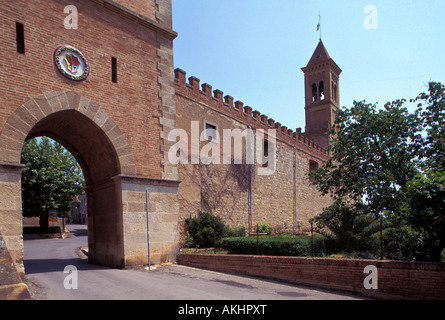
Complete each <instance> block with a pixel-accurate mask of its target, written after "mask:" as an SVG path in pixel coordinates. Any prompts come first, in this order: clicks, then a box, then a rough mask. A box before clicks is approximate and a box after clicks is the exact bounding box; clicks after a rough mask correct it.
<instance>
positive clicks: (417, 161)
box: [310, 82, 445, 260]
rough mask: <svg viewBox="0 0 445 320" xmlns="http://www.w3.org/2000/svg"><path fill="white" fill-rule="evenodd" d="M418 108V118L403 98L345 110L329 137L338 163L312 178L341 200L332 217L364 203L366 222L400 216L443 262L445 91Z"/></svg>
mask: <svg viewBox="0 0 445 320" xmlns="http://www.w3.org/2000/svg"><path fill="white" fill-rule="evenodd" d="M411 102H418V105H417V109H416V110H415V111H414V112H412V113H410V112H409V111H408V109H407V108H406V107H405V104H406V100H404V99H402V100H397V101H393V102H388V103H387V104H385V106H384V107H383V108H381V109H378V108H377V106H376V105H375V104H374V105H373V104H367V103H366V102H365V101H361V102H356V101H354V104H353V107H352V108H350V109H346V108H343V109H341V110H339V112H338V114H337V117H336V121H335V123H334V125H333V127H332V128H331V129H330V130H329V133H330V134H331V135H332V136H333V139H332V142H331V145H330V147H329V148H330V152H331V155H332V156H331V158H330V159H329V160H328V161H327V162H326V163H325V164H324V165H323V166H322V167H321V168H319V169H318V170H316V171H314V172H312V173H311V174H310V177H311V178H313V180H314V181H315V184H316V185H317V187H318V189H319V190H320V191H321V192H322V193H323V194H331V195H332V196H333V198H334V199H335V204H334V205H333V207H332V208H328V211H329V210H330V209H338V207H337V208H335V207H334V206H339V204H341V205H342V206H345V205H346V206H349V207H350V208H351V209H354V208H353V207H352V206H351V203H357V202H359V203H361V204H362V205H361V206H360V214H361V215H363V216H364V217H366V216H369V217H374V218H377V217H379V216H381V215H384V214H385V215H387V216H392V217H397V218H398V219H399V223H401V221H403V223H408V224H409V225H410V226H411V227H412V229H413V230H415V231H417V232H424V233H426V234H427V237H428V242H429V244H430V246H429V249H430V252H429V257H430V259H431V260H438V259H439V257H440V252H441V251H442V250H443V248H444V246H445V217H444V203H445V193H444V188H445V184H444V178H443V177H444V168H445V91H444V86H443V85H442V84H440V83H435V82H431V83H429V87H428V93H421V94H420V95H419V96H418V97H417V98H416V99H414V100H411ZM354 211H356V210H352V211H350V214H352V213H353V212H354ZM337 212H338V215H341V214H344V213H345V212H344V211H342V210H338V211H337ZM356 213H357V212H355V213H354V214H356ZM393 221H394V220H393Z"/></svg>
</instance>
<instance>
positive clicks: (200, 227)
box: [185, 211, 225, 248]
mask: <svg viewBox="0 0 445 320" xmlns="http://www.w3.org/2000/svg"><path fill="white" fill-rule="evenodd" d="M185 224H186V226H187V231H188V234H187V239H186V242H187V246H188V247H189V248H191V247H197V246H199V247H202V248H208V247H213V245H214V240H215V239H216V241H217V242H219V241H220V239H221V238H222V235H223V232H224V228H225V226H224V223H223V222H222V220H221V218H220V217H217V216H214V215H211V214H210V213H208V212H204V211H198V216H197V217H194V218H188V219H186V220H185Z"/></svg>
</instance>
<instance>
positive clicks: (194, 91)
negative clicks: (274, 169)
mask: <svg viewBox="0 0 445 320" xmlns="http://www.w3.org/2000/svg"><path fill="white" fill-rule="evenodd" d="M186 75H187V74H186V72H185V71H184V70H181V69H179V68H177V69H175V87H176V92H177V93H179V94H180V95H183V96H185V97H187V98H189V99H191V100H194V101H197V102H200V103H202V104H204V105H207V106H209V107H211V108H213V109H215V110H218V111H220V112H221V113H223V114H226V115H228V116H230V117H232V118H234V119H237V120H239V121H240V122H242V123H244V124H246V125H248V126H251V127H252V128H253V129H263V130H268V129H276V130H277V139H279V140H282V141H285V142H286V143H288V144H289V145H291V146H293V147H296V148H297V149H300V150H305V151H307V152H310V153H314V155H315V154H316V155H318V156H322V157H324V158H326V157H327V156H328V151H327V150H326V149H324V148H322V147H321V146H320V145H318V144H316V143H315V142H313V141H312V140H310V139H308V138H307V137H306V136H305V134H304V133H302V132H301V128H297V129H296V130H295V131H294V130H292V129H289V128H287V127H286V126H283V125H282V124H281V123H280V122H277V121H275V120H274V119H272V118H269V117H268V116H267V115H264V114H261V112H259V111H257V110H253V109H252V108H251V107H249V106H244V103H243V102H241V101H238V100H237V101H234V98H233V97H232V96H230V95H225V96H224V93H223V92H222V91H221V90H218V89H216V90H212V89H213V88H212V86H211V85H209V84H208V83H204V84H202V85H201V86H200V82H201V81H200V79H198V78H196V77H193V76H192V77H189V78H188V81H187V79H186Z"/></svg>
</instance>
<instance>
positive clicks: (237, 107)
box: [234, 100, 244, 112]
mask: <svg viewBox="0 0 445 320" xmlns="http://www.w3.org/2000/svg"><path fill="white" fill-rule="evenodd" d="M243 106H244V103H243V102H241V101H239V100H238V101H235V107H234V110H235V111H237V112H240V111H241V110H243Z"/></svg>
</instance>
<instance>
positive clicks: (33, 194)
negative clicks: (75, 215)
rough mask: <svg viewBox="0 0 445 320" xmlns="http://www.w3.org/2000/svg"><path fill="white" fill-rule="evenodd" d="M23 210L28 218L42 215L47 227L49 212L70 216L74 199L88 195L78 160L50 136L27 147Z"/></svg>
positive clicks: (24, 153)
mask: <svg viewBox="0 0 445 320" xmlns="http://www.w3.org/2000/svg"><path fill="white" fill-rule="evenodd" d="M21 162H22V163H23V164H24V165H25V168H24V169H23V171H22V208H23V215H24V216H27V217H33V216H40V218H41V219H40V223H41V226H46V225H47V221H48V211H49V210H50V209H56V210H58V215H59V216H60V217H69V215H70V212H71V206H72V204H73V202H74V196H76V195H80V194H83V193H84V185H85V182H84V178H83V173H82V170H81V168H80V166H79V164H78V163H77V161H76V159H75V158H74V157H73V155H71V153H69V152H68V151H67V150H66V149H65V148H64V147H63V146H61V145H60V144H58V143H57V142H55V141H52V140H50V139H49V138H47V137H42V138H41V139H31V140H29V141H27V142H25V144H24V145H23V148H22V154H21Z"/></svg>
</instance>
